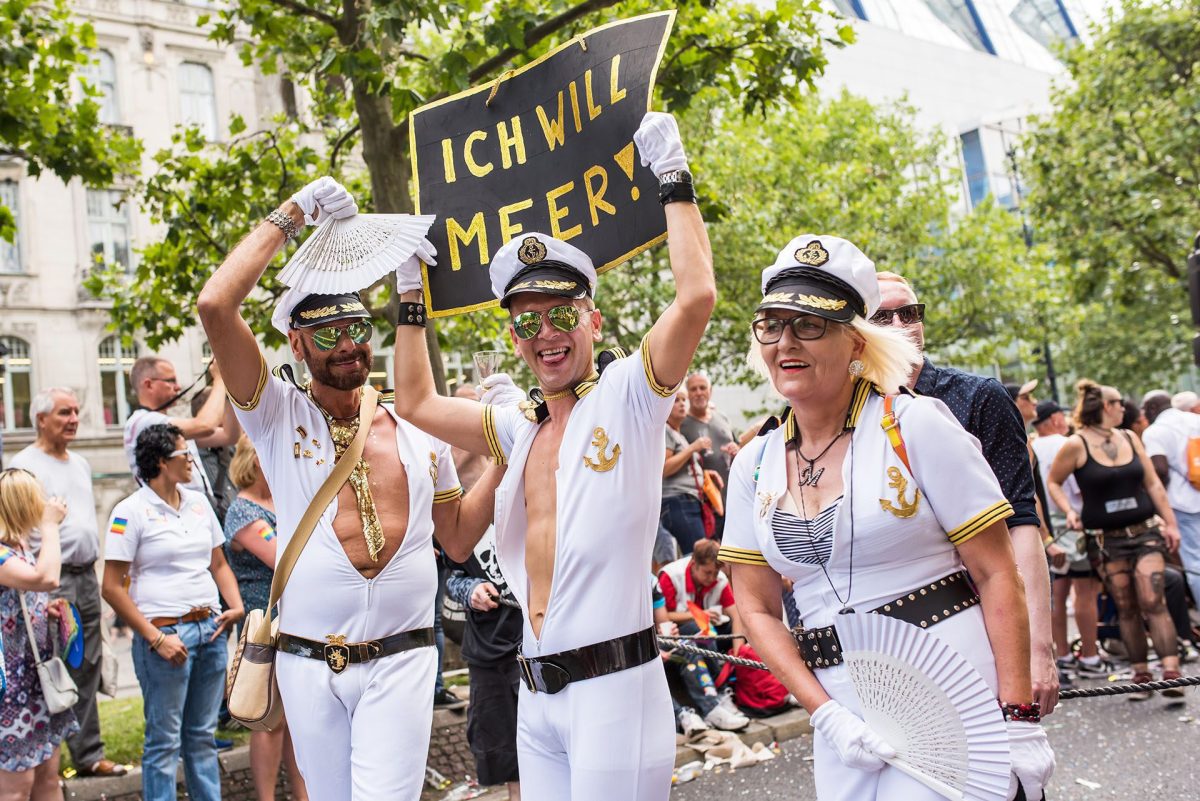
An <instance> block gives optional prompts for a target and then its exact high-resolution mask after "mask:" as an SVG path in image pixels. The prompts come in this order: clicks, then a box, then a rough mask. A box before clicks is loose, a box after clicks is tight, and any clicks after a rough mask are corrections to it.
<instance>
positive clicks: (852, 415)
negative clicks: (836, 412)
mask: <svg viewBox="0 0 1200 801" xmlns="http://www.w3.org/2000/svg"><path fill="white" fill-rule="evenodd" d="M871 389H872V384H871V382H870V381H863V380H862V379H859V380H858V382H857V383H856V384H855V385H854V395H853V397H851V399H850V412H849V414H847V415H846V425H845V426H844V427H845V428H846V429H848V430H849V429H855V428H858V418H859V415H861V414H862V410H863V407H864V406H866V405H867V398H869V397H871Z"/></svg>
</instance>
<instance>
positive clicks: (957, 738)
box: [836, 614, 1011, 801]
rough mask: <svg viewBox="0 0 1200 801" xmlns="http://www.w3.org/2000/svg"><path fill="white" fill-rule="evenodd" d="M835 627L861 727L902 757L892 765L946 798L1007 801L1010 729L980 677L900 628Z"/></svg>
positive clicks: (883, 623) (871, 624)
mask: <svg viewBox="0 0 1200 801" xmlns="http://www.w3.org/2000/svg"><path fill="white" fill-rule="evenodd" d="M836 626H837V632H838V638H839V639H840V640H841V644H842V655H843V657H844V658H845V660H846V665H847V667H848V668H849V671H850V677H851V679H852V680H853V682H854V689H855V691H856V692H857V693H858V699H859V701H860V703H861V706H862V712H863V719H864V720H865V721H866V722H867V724H868V725H869V726H870V727H871V728H872V729H873V730H874V731H875V732H876V733H878V734H879V736H880V737H882V738H883V739H884V740H885V741H887V743H888V744H889V745H891V746H892V747H893V748H895V749H896V751H897V754H896V756H895V757H894V758H893V759H889V760H888V762H889V763H890V764H892V765H894V766H895V767H897V768H899V769H900V770H902V771H904V772H905V773H907V774H908V775H910V776H912V777H913V778H914V779H916V780H918V781H920V782H921V783H922V784H924V785H926V786H927V787H929V788H930V789H932V790H934V791H935V792H937V793H939V794H941V795H943V796H945V797H946V798H950V799H960V800H961V801H1004V799H1005V798H1006V797H1007V793H1008V781H1009V773H1010V770H1011V765H1010V761H1009V750H1008V729H1007V726H1006V725H1005V723H1004V717H1003V715H1001V714H1000V709H999V707H998V706H997V705H996V696H995V694H994V693H993V692H992V690H991V689H990V688H989V687H988V685H987V684H986V683H985V682H984V680H983V677H982V676H980V675H979V671H977V670H975V668H974V667H973V666H972V665H971V663H970V662H968V661H967V660H966V659H965V658H963V656H962V655H961V654H960V653H958V651H956V650H954V649H953V648H951V647H950V646H948V645H946V644H945V643H944V642H942V641H941V640H939V639H938V638H937V637H934V636H933V635H931V634H930V633H929V632H926V631H924V630H923V629H920V628H917V627H916V626H913V625H911V624H909V623H905V622H904V621H902V620H897V619H895V618H891V617H886V616H884V615H876V614H847V615H840V616H838V618H837V622H836Z"/></svg>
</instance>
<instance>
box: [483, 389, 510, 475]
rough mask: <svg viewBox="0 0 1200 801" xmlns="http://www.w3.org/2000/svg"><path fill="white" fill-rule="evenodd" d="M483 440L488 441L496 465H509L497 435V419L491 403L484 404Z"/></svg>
mask: <svg viewBox="0 0 1200 801" xmlns="http://www.w3.org/2000/svg"><path fill="white" fill-rule="evenodd" d="M483 438H484V439H485V440H487V446H488V450H489V451H490V452H491V454H492V458H493V459H494V460H495V461H496V464H508V459H507V458H505V456H504V451H503V449H501V447H500V438H499V437H498V436H497V435H496V418H495V414H494V409H493V407H492V404H490V403H485V404H483Z"/></svg>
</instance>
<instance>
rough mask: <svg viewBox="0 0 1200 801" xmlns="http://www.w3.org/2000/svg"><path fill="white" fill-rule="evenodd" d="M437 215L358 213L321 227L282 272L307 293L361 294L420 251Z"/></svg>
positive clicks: (282, 276) (284, 279) (289, 282)
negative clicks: (423, 239) (417, 250)
mask: <svg viewBox="0 0 1200 801" xmlns="http://www.w3.org/2000/svg"><path fill="white" fill-rule="evenodd" d="M433 220H434V216H433V215H432V214H355V215H353V216H351V217H347V218H345V219H342V220H334V219H327V220H326V221H325V222H323V223H321V224H320V225H318V226H317V230H316V231H314V232H313V233H312V234H311V235H310V236H309V237H308V239H306V240H305V242H304V244H303V245H301V246H300V247H299V248H298V249H297V250H296V253H295V254H294V255H293V256H292V258H291V260H290V261H288V263H287V264H286V265H285V266H284V268H283V269H282V270H281V271H280V272H279V280H280V281H282V282H283V283H284V284H285V285H286V286H290V287H293V288H295V289H298V290H300V291H302V292H308V293H312V294H322V295H330V294H337V293H341V292H357V291H358V290H360V289H364V288H366V287H369V286H370V285H371V284H373V283H375V282H376V281H378V280H379V279H380V278H382V277H383V276H385V275H387V274H388V273H390V272H391V271H392V270H394V269H396V268H397V267H398V266H400V264H401V263H402V262H403V261H404V260H406V259H407V258H408V257H409V256H412V254H413V253H414V252H416V249H417V246H418V245H420V244H421V239H422V238H423V237H424V236H425V234H426V232H428V231H429V227H430V226H431V225H433Z"/></svg>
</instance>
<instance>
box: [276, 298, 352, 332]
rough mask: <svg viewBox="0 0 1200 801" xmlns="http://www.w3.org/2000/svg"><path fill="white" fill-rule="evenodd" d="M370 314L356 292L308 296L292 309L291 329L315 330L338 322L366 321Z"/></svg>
mask: <svg viewBox="0 0 1200 801" xmlns="http://www.w3.org/2000/svg"><path fill="white" fill-rule="evenodd" d="M370 317H371V313H370V312H369V311H367V307H366V306H364V305H363V302H362V298H361V297H360V296H359V294H358V293H357V292H349V293H346V294H341V295H309V296H308V297H306V298H305V299H304V300H302V301H300V302H299V303H297V304H296V305H295V306H294V307H292V314H291V323H292V328H315V327H316V326H320V325H328V324H329V323H333V322H337V321H338V320H368V319H370Z"/></svg>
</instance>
